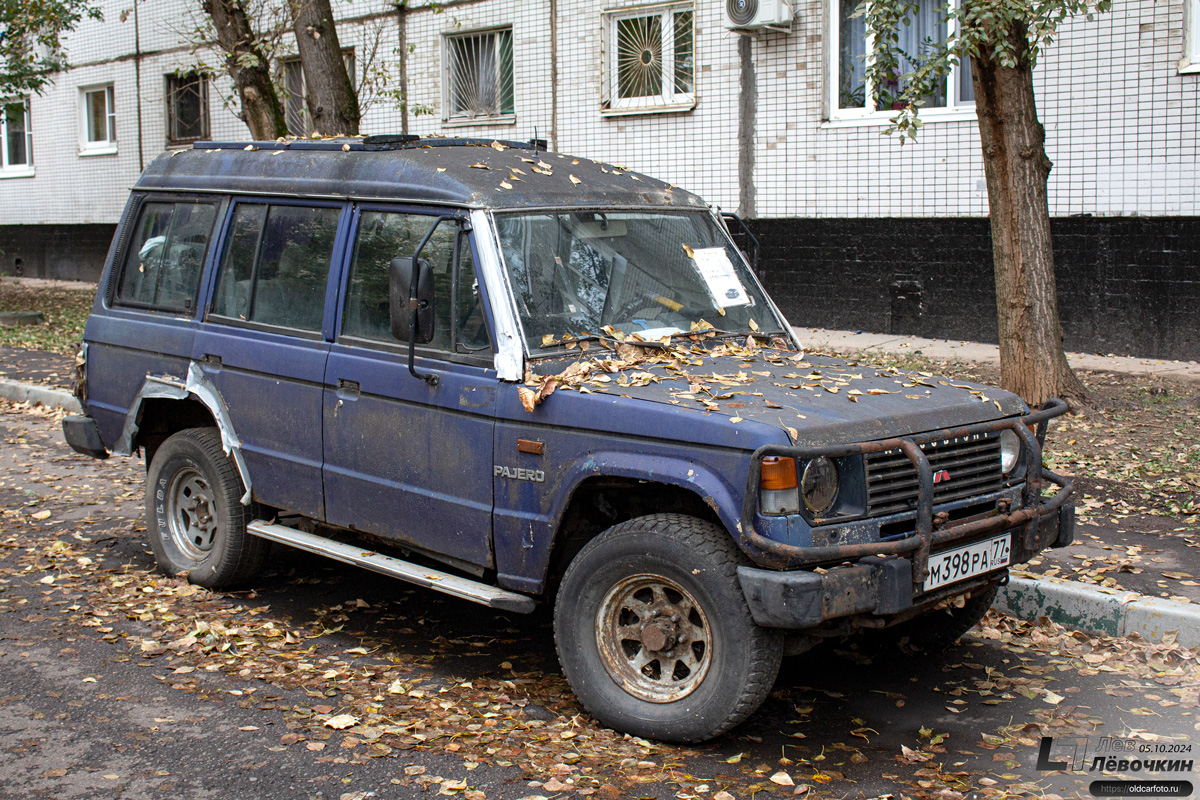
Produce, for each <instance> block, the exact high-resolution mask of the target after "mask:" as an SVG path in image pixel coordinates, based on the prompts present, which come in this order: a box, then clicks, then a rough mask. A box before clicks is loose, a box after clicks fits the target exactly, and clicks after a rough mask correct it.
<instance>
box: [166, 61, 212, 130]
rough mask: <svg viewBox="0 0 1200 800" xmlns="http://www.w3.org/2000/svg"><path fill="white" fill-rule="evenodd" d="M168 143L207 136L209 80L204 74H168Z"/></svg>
mask: <svg viewBox="0 0 1200 800" xmlns="http://www.w3.org/2000/svg"><path fill="white" fill-rule="evenodd" d="M166 81H167V144H182V143H185V142H194V141H196V140H197V139H206V138H208V136H209V132H208V79H207V78H206V77H205V76H204V75H203V74H201V73H198V72H193V73H190V74H186V75H167V76H166Z"/></svg>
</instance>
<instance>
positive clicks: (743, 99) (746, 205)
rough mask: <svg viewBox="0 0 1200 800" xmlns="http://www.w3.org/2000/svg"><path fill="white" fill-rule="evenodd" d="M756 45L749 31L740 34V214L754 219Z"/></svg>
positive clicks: (756, 93)
mask: <svg viewBox="0 0 1200 800" xmlns="http://www.w3.org/2000/svg"><path fill="white" fill-rule="evenodd" d="M753 45H754V41H753V39H752V38H751V37H750V36H749V35H748V34H741V35H739V36H738V66H739V68H740V80H739V86H738V214H739V216H741V217H742V218H743V219H754V217H755V216H757V213H756V209H755V189H754V127H755V121H756V117H757V115H758V79H757V77H756V76H755V74H754V52H753V50H752V49H751V48H752V47H753Z"/></svg>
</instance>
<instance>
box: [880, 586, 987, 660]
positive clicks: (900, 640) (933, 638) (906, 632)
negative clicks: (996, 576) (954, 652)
mask: <svg viewBox="0 0 1200 800" xmlns="http://www.w3.org/2000/svg"><path fill="white" fill-rule="evenodd" d="M998 589H999V587H998V586H995V585H993V586H990V587H988V588H986V589H978V590H976V591H975V592H973V593H972V594H971V596H970V597H968V598H967V601H966V603H965V604H964V605H963V607H962V608H954V607H949V608H939V609H937V610H935V611H930V612H929V613H928V614H922V615H921V616H919V617H916V618H915V619H910V620H908V621H907V622H902V623H900V624H899V625H896V626H895V627H892V628H888V629H887V630H886V631H885V634H886V635H887V638H888V639H889V640H890V641H892V642H894V643H895V644H896V645H897V646H898V647H899V648H900V650H901V651H902V652H904V653H908V654H913V655H918V654H929V653H940V652H941V651H943V650H945V649H946V648H948V647H950V646H951V645H953V644H954V643H955V642H957V641H958V640H959V639H960V638H961V637H962V635H963V634H964V633H966V632H967V631H969V630H971V628H974V627H975V626H976V625H978V624H979V621H980V620H981V619H983V616H984V614H986V613H987V611H988V609H989V608H991V607H992V602H993V601H994V600H995V599H996V591H997V590H998Z"/></svg>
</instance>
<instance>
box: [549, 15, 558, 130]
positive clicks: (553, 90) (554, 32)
mask: <svg viewBox="0 0 1200 800" xmlns="http://www.w3.org/2000/svg"><path fill="white" fill-rule="evenodd" d="M550 150H551V151H553V152H556V153H557V152H558V0H550Z"/></svg>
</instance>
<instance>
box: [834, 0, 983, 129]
mask: <svg viewBox="0 0 1200 800" xmlns="http://www.w3.org/2000/svg"><path fill="white" fill-rule="evenodd" d="M831 3H832V4H833V9H832V13H831V14H830V18H831V19H832V20H833V27H834V31H833V41H835V42H837V48H836V50H834V52H833V60H834V63H833V64H832V65H831V74H832V75H834V76H835V77H836V80H835V81H833V82H832V83H833V91H832V94H833V96H832V97H831V98H830V108H831V116H832V117H833V118H834V119H838V118H842V119H845V118H854V117H863V116H873V115H876V114H878V115H880V116H881V117H882V116H887V117H891V116H894V114H895V112H896V111H899V110H900V109H901V108H902V106H901V104H900V102H899V96H900V93H901V92H902V91H903V90H904V81H902V80H901V79H900V76H899V75H897V76H893V78H892V79H891V80H888V81H886V82H884V83H882V84H880V85H868V82H867V80H866V68H867V63H868V61H869V60H870V59H871V58H872V54H873V53H874V52H875V36H876V34H875V32H874V31H872V30H870V29H869V28H868V26H867V24H866V20H865V18H864V17H862V16H857V17H856V16H855V11H856V10H857V9H858V7H859V5H860V0H831ZM944 8H945V6H944V4H943V3H938V2H932V0H920V2H918V3H917V5H916V7H915V11H914V12H913V13H912V14H910V16H909V17H908V19H907V21H906V24H904V25H902V26H901V28H900V30H899V41H898V42H897V45H896V47H897V49H898V50H900V51H901V52H902V53H903V55H901V57H900V70H899V72H900V75H903V74H904V73H905V72H908V71H910V70H911V69H913V68H914V67H916V66H918V65H919V64H920V63H921V61H922V58H923V57H924V56H925V54H926V53H927V52H928V46H929V45H928V43H929V42H941V41H944V40H945V39H946V38H947V37H948V36H949V35H950V33H951V32H952V31H951V26H952V25H953V21H952V20H948V19H946V16H945V11H944ZM924 100H925V103H924V105H923V106H922V108H923V109H931V110H934V111H933V113H934V114H935V115H936V114H937V113H938V111H937V110H951V109H954V108H955V107H960V108H965V109H973V108H974V105H975V91H974V89H973V87H972V85H971V64H970V61H966V60H964V61H963V62H962V63H961V65H960V66H958V67H955V68H954V69H953V70H951V73H950V76H949V78H948V79H944V80H942V81H941V83H940V85H939V87H938V88H937V89H936V90H935V91H934V92H932V93H931V94H929V95H928V96H926V97H925V98H924Z"/></svg>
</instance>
